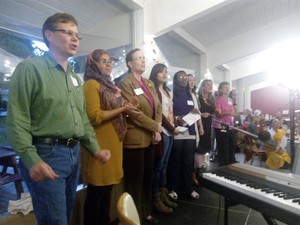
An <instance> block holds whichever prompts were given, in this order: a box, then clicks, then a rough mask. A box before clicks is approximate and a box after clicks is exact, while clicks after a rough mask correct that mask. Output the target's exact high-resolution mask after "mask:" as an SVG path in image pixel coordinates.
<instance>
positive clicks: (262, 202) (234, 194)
mask: <svg viewBox="0 0 300 225" xmlns="http://www.w3.org/2000/svg"><path fill="white" fill-rule="evenodd" d="M201 183H202V184H203V186H204V187H207V188H208V189H211V190H212V191H214V192H217V193H219V194H221V195H223V196H224V197H226V198H228V199H230V200H233V201H235V202H236V203H239V204H243V205H246V206H248V207H250V208H253V209H255V210H257V211H259V212H261V213H262V214H263V216H264V217H265V219H266V220H267V222H268V223H269V224H276V223H273V221H272V219H269V220H268V218H275V219H278V220H280V221H282V222H284V223H287V224H300V176H298V175H294V174H285V173H281V172H277V171H273V170H269V169H264V168H260V167H255V166H251V165H247V164H241V163H237V164H231V165H228V166H224V167H220V168H218V169H217V170H215V171H211V172H207V173H203V175H202V182H201ZM225 206H226V205H225ZM225 208H226V207H225ZM225 210H228V206H227V208H226V209H225ZM226 214H227V216H228V212H225V217H226ZM226 220H227V218H225V224H227V221H226Z"/></svg>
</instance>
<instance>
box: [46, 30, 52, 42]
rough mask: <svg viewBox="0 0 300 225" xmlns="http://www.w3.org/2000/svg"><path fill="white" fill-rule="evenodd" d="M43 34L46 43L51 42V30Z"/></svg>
mask: <svg viewBox="0 0 300 225" xmlns="http://www.w3.org/2000/svg"><path fill="white" fill-rule="evenodd" d="M44 34H45V37H46V38H47V40H48V42H51V39H52V38H53V32H52V31H51V30H45V32H44Z"/></svg>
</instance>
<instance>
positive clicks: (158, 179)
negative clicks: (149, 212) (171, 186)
mask: <svg viewBox="0 0 300 225" xmlns="http://www.w3.org/2000/svg"><path fill="white" fill-rule="evenodd" d="M173 140H174V136H173V135H172V136H168V135H166V134H164V133H163V134H162V142H163V149H164V152H163V156H162V157H161V158H158V159H155V162H154V174H153V190H152V191H153V193H157V192H159V188H161V187H165V186H166V173H167V166H168V161H169V157H170V153H171V150H172V145H173Z"/></svg>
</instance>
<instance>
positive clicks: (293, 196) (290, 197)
mask: <svg viewBox="0 0 300 225" xmlns="http://www.w3.org/2000/svg"><path fill="white" fill-rule="evenodd" d="M299 197H300V196H296V195H292V194H287V195H286V196H285V197H283V199H286V200H289V199H295V198H299Z"/></svg>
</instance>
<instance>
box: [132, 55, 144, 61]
mask: <svg viewBox="0 0 300 225" xmlns="http://www.w3.org/2000/svg"><path fill="white" fill-rule="evenodd" d="M132 60H140V61H145V60H146V57H145V56H139V57H135V58H133V59H132Z"/></svg>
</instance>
